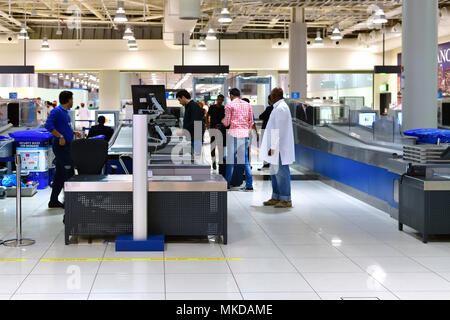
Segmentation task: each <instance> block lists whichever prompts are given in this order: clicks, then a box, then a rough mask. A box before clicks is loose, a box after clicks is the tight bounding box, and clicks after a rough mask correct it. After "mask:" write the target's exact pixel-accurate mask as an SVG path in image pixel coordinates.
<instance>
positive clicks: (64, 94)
mask: <svg viewBox="0 0 450 320" xmlns="http://www.w3.org/2000/svg"><path fill="white" fill-rule="evenodd" d="M72 98H73V93H72V92H71V91H61V93H60V94H59V103H60V104H66V103H68V102H69V100H70V99H72Z"/></svg>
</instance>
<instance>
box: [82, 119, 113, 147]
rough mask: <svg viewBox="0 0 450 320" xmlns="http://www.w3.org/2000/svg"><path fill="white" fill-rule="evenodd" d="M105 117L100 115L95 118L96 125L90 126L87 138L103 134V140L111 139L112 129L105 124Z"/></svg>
mask: <svg viewBox="0 0 450 320" xmlns="http://www.w3.org/2000/svg"><path fill="white" fill-rule="evenodd" d="M105 121H106V119H105V117H104V116H100V117H98V119H97V122H98V125H96V126H92V127H91V129H90V130H89V134H88V138H92V137H96V136H99V135H104V136H105V141H107V142H109V140H111V137H112V135H113V134H114V129H113V128H111V127H108V126H105Z"/></svg>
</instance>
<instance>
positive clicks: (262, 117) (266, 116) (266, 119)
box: [258, 96, 273, 171]
mask: <svg viewBox="0 0 450 320" xmlns="http://www.w3.org/2000/svg"><path fill="white" fill-rule="evenodd" d="M267 102H268V103H269V105H268V106H267V108H266V110H264V112H263V113H261V114H260V115H259V120H262V121H263V124H262V127H261V129H262V130H265V129H266V127H267V122H269V118H270V114H271V113H272V110H273V104H272V101H271V100H270V96H269V97H268V99H267ZM269 167H270V163H267V162H264V165H263V166H262V168H259V169H258V170H259V171H261V170H262V169H265V168H269Z"/></svg>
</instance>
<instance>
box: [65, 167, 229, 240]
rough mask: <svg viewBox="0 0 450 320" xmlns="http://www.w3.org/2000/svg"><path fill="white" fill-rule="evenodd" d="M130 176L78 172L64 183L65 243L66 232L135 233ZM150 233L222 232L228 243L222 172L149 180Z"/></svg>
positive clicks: (90, 233) (220, 233)
mask: <svg viewBox="0 0 450 320" xmlns="http://www.w3.org/2000/svg"><path fill="white" fill-rule="evenodd" d="M132 189H133V183H132V175H108V176H100V175H79V176H74V177H73V178H71V179H70V180H69V181H67V182H66V183H65V186H64V190H65V243H66V244H69V238H70V236H115V235H119V234H132V233H133V192H132V191H133V190H132ZM148 233H149V234H164V235H166V236H221V237H222V240H223V243H224V244H226V243H227V183H226V181H225V180H224V179H223V177H222V176H220V175H186V176H153V177H151V178H149V180H148Z"/></svg>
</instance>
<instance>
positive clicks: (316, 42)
mask: <svg viewBox="0 0 450 320" xmlns="http://www.w3.org/2000/svg"><path fill="white" fill-rule="evenodd" d="M314 46H316V47H323V39H322V37H321V36H320V31H317V37H316V39H314Z"/></svg>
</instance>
